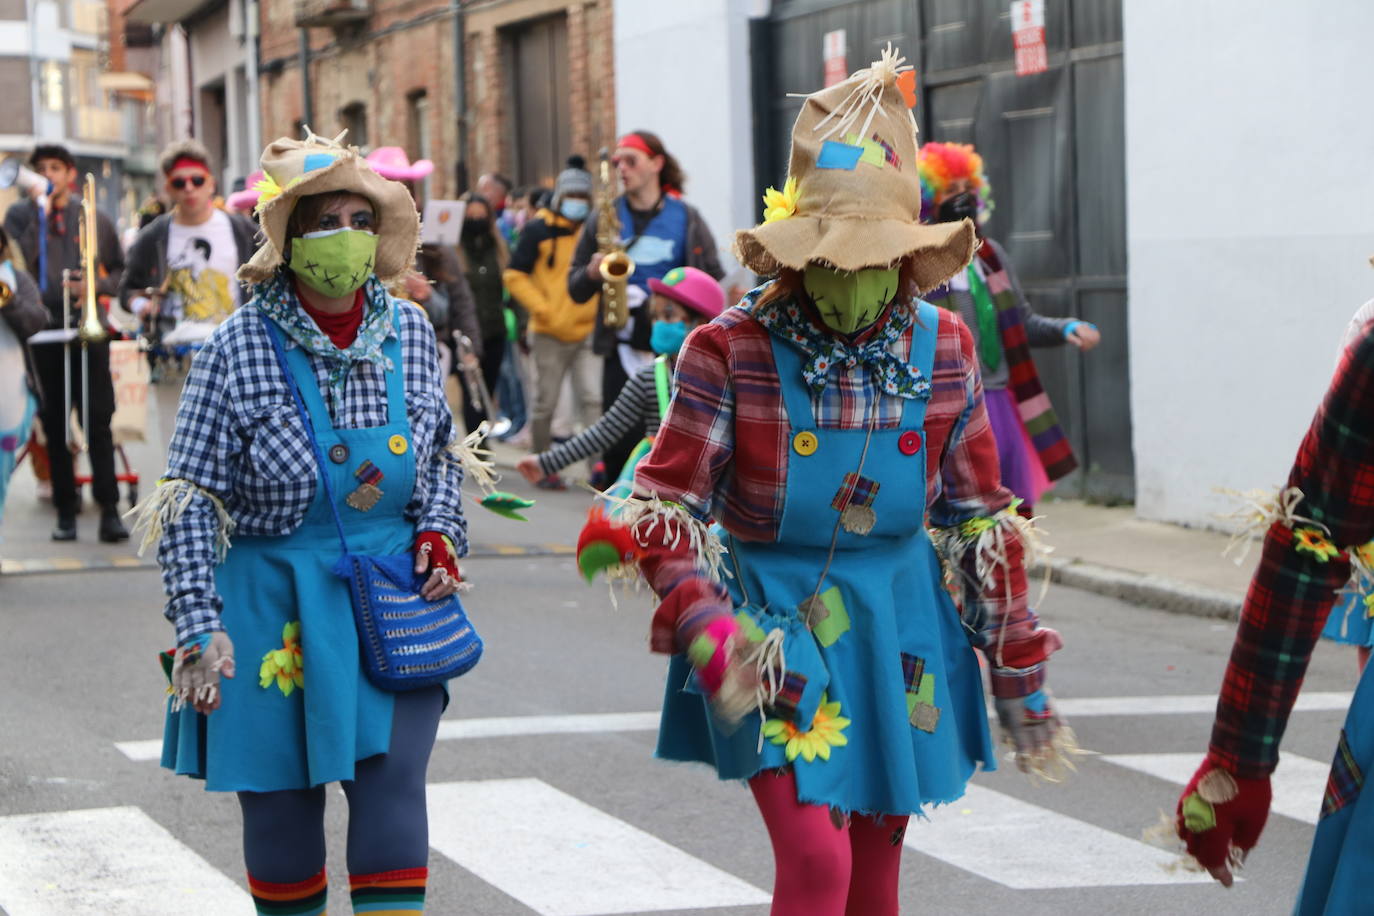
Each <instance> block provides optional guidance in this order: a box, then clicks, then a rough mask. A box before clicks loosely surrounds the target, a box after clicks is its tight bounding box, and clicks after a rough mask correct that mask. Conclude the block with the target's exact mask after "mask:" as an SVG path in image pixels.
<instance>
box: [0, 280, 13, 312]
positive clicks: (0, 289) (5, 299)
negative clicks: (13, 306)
mask: <svg viewBox="0 0 1374 916" xmlns="http://www.w3.org/2000/svg"><path fill="white" fill-rule="evenodd" d="M13 298H14V290H12V289H10V285H9V284H8V283H6V282H5V281H4V280H0V309H2V308H4V307H5V306H7V305H9V304H10V300H11V299H13Z"/></svg>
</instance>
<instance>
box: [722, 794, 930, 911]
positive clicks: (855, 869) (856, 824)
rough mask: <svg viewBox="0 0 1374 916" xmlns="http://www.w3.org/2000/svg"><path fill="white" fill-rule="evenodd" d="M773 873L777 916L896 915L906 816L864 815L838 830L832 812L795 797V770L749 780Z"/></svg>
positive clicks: (849, 820) (859, 815) (774, 903)
mask: <svg viewBox="0 0 1374 916" xmlns="http://www.w3.org/2000/svg"><path fill="white" fill-rule="evenodd" d="M749 788H750V789H752V790H753V792H754V801H755V802H757V803H758V806H759V812H760V813H761V814H762V815H763V822H764V823H765V824H766V825H767V826H768V836H769V838H770V839H771V840H772V841H773V859H774V863H775V872H776V873H775V876H774V879H773V909H772V916H896V914H897V877H898V869H899V867H900V865H901V861H902V836H903V834H904V833H905V831H906V822H907V816H906V815H901V816H897V815H892V814H889V815H886V816H884V817H883V818H882V820H881V821H878V820H876V819H874V818H872V817H866V816H864V815H861V814H856V815H853V816H852V817H850V818H849V819H848V823H847V824H842V825H841V826H839V827H837V826H836V825H835V821H834V820H832V818H831V813H830V809H829V808H826V807H825V806H823V805H806V804H802V803H801V802H799V801H797V781H796V777H795V776H793V774H792V771H791V770H784V771H781V772H764V773H760V774H759V775H757V776H755V777H754V778H753V779H751V780H749Z"/></svg>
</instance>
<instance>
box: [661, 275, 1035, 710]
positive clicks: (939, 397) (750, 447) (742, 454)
mask: <svg viewBox="0 0 1374 916" xmlns="http://www.w3.org/2000/svg"><path fill="white" fill-rule="evenodd" d="M750 304H751V300H749V299H747V300H746V302H745V303H744V304H743V306H742V307H739V308H734V309H730V310H728V311H727V312H726V313H725V314H723V315H722V316H721V317H720V318H718V319H716V320H715V321H714V322H712V323H711V324H708V325H703V326H702V327H699V328H697V329H696V330H695V331H693V332H692V334H691V335H690V336H689V337H688V339H687V342H686V343H685V344H684V345H683V347H682V351H681V353H680V354H679V355H678V358H677V367H676V368H677V372H676V379H675V384H676V389H675V393H674V397H673V401H672V405H671V406H670V407H669V409H668V415H667V417H666V418H665V419H664V422H663V426H662V428H661V429H660V430H659V433H658V436H657V438H656V439H655V441H654V448H653V451H652V452H651V453H650V454H649V456H648V457H647V458H645V460H644V462H643V463H642V464H640V466H639V468H638V469H637V470H636V473H635V484H636V489H637V490H638V491H639V492H640V493H642V494H653V495H657V496H658V497H660V498H661V499H664V500H668V501H672V502H677V503H680V504H682V505H683V506H685V507H686V508H687V509H688V510H689V511H691V512H692V513H693V514H694V515H696V516H697V517H699V518H707V517H710V516H714V517H715V518H716V519H717V520H718V521H719V522H720V523H721V525H722V526H724V527H725V529H726V530H727V531H729V532H730V533H731V534H732V535H734V536H735V537H737V538H739V539H740V540H745V541H775V540H777V537H778V530H779V528H780V526H781V523H782V509H783V500H784V494H785V492H786V486H787V479H786V478H787V455H788V450H789V448H790V447H791V438H790V436H789V435H788V431H789V425H788V419H787V409H786V407H785V406H784V403H783V398H782V388H781V386H780V384H779V381H778V372H777V368H776V366H775V365H774V362H773V349H772V342H771V337H770V334H769V332H768V331H767V330H766V329H765V328H764V327H763V326H762V325H761V324H759V322H758V321H756V320H755V319H754V318H753V316H752V314H751V312H750V310H749V306H750ZM939 316H940V319H939V320H940V324H939V328H938V329H937V334H938V337H937V342H936V348H935V362H934V367H933V370H932V373H931V375H932V377H931V379H930V383H931V397H930V402H929V404H928V406H927V408H926V418H925V436H926V445H927V452H926V454H927V467H926V493H927V500H926V504H927V512H928V515H929V521H930V523H931V524H932V525H934V526H936V527H947V526H952V525H958V524H959V523H961V522H963V521H966V520H968V519H970V518H975V517H978V516H990V515H993V514H995V513H997V512H999V511H1001V510H1003V509H1006V508H1007V507H1008V506H1009V505H1010V504H1011V501H1012V494H1011V492H1010V491H1009V490H1007V489H1006V488H1005V487H1003V486H1002V483H1001V476H1000V471H999V467H998V460H997V444H996V441H995V440H994V438H993V433H992V428H991V426H989V424H988V417H987V412H986V410H985V409H984V406H983V389H982V382H981V379H980V376H979V371H978V355H977V351H976V350H975V349H974V344H973V336H972V334H971V333H970V332H969V330H968V328H967V327H965V326H964V323H963V322H962V321H961V320H960V319H959V317H958V316H957V315H955V314H954V313H952V312H948V311H944V310H940V312H939ZM880 324H881V322H880ZM917 331H921V332H922V333H924V331H923V329H921V328H919V326H916V327H913V328H911V329H908V330H907V331H905V332H904V333H903V334H902V335H901V336H900V337H898V338H896V340H895V341H894V343H893V344H892V346H891V352H892V353H893V354H894V355H896V356H898V357H900V358H901V359H903V360H906V359H908V358H909V354H910V352H911V341H912V335H913V333H915V332H917ZM867 333H869V334H872V333H875V330H873V329H870V330H869V331H868V332H867ZM863 340H864V338H863V337H861V338H860V339H859V342H860V343H862V342H863ZM812 408H813V410H814V411H815V414H816V424H817V426H818V427H819V428H821V429H864V428H866V427H867V423H868V417H869V416H870V415H872V414H873V413H875V412H876V413H877V428H878V429H892V428H895V427H897V426H898V425H899V423H900V419H901V411H902V401H901V399H900V398H898V397H893V396H891V395H887V394H885V393H882V392H881V391H880V390H879V388H878V386H877V384H876V383H875V381H874V379H873V377H872V374H871V373H870V372H869V370H868V369H867V368H866V367H865V366H864V365H862V364H859V365H856V366H854V367H853V368H846V367H845V366H844V365H843V364H838V363H837V364H835V365H832V366H831V367H830V369H829V371H828V373H827V384H826V386H825V388H824V389H823V390H822V391H821V392H820V393H814V392H813V394H812ZM1007 556H1008V559H1009V561H1010V562H1009V565H1008V567H1007V568H1006V569H1004V570H999V571H998V573H997V575H996V577H995V581H994V582H992V583H990V584H989V585H988V586H987V587H986V588H985V589H984V591H983V592H982V594H971V595H968V596H967V597H966V602H971V603H972V605H974V606H973V607H971V608H970V607H966V609H965V615H964V616H965V619H966V620H976V621H978V623H979V626H980V634H979V635H980V637H981V638H982V639H983V640H984V641H985V642H986V641H990V640H993V639H995V638H996V632H997V628H998V627H1000V626H1003V625H1005V626H1006V628H1007V632H1006V635H1005V637H1004V638H1003V653H1004V656H1003V657H1004V659H1005V660H1006V663H1007V664H1008V666H1013V665H1014V666H1015V667H1018V668H1019V667H1027V666H1031V665H1034V664H1036V663H1038V662H1040V661H1043V660H1044V658H1045V656H1046V654H1047V653H1046V652H1045V651H1044V649H1043V648H1042V646H1043V642H1042V640H1041V639H1040V638H1039V635H1038V634H1035V633H1033V631H1035V629H1036V624H1037V618H1036V615H1035V614H1034V612H1033V611H1031V610H1030V609H1029V608H1028V607H1027V601H1026V592H1027V587H1026V574H1025V570H1024V569H1023V567H1022V546H1021V543H1020V541H1019V539H1017V538H1016V536H1015V535H1014V533H1012V532H1010V531H1009V532H1008V544H1007ZM655 566H656V564H652V563H651V564H648V565H646V566H645V569H646V574H648V576H649V581H650V585H651V586H653V587H654V589H655V591H657V592H658V593H659V594H660V595H663V594H665V587H671V584H672V583H673V582H676V581H677V578H676V576H675V577H673V578H672V579H671V580H670V581H663V582H659V581H655V576H654V575H653V573H652V572H651V571H652V570H653V569H654V568H655ZM968 566H969V569H968V572H969V575H970V579H971V580H976V576H974V575H973V573H972V568H971V567H972V556H971V552H970V556H969V560H968ZM1044 632H1045V631H1040V633H1042V634H1043V633H1044ZM1029 689H1034V685H1032V686H1030V688H1029ZM1024 692H1028V691H1024Z"/></svg>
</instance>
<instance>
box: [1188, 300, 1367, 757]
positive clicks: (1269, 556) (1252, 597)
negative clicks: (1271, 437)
mask: <svg viewBox="0 0 1374 916" xmlns="http://www.w3.org/2000/svg"><path fill="white" fill-rule="evenodd" d="M1285 486H1286V487H1297V488H1298V489H1300V490H1302V492H1303V494H1304V496H1305V499H1304V500H1303V501H1302V503H1301V504H1300V505H1299V506H1298V507H1297V510H1296V514H1297V515H1300V516H1305V517H1307V518H1310V519H1315V520H1316V521H1318V522H1320V523H1321V524H1323V525H1325V526H1326V528H1327V529H1328V531H1329V533H1330V534H1329V537H1330V540H1331V541H1332V543H1334V544H1335V545H1337V546H1338V547H1341V548H1349V547H1354V546H1356V545H1360V544H1365V543H1367V542H1368V541H1369V540H1370V539H1371V538H1374V326H1366V327H1365V329H1364V333H1363V337H1362V338H1361V339H1359V340H1357V341H1356V342H1354V343H1353V344H1352V345H1351V346H1350V347H1349V348H1348V349H1346V351H1345V353H1344V355H1343V356H1342V359H1341V364H1340V368H1339V369H1338V370H1337V372H1336V377H1335V379H1334V380H1333V381H1332V383H1331V388H1330V389H1329V390H1328V391H1327V393H1326V398H1325V400H1324V401H1323V402H1322V405H1321V407H1320V408H1319V409H1318V411H1317V415H1316V417H1314V418H1313V420H1312V425H1311V427H1309V428H1308V430H1307V435H1306V436H1305V437H1304V438H1303V440H1302V445H1301V447H1300V448H1299V449H1298V458H1297V462H1296V463H1295V464H1294V465H1293V470H1292V473H1290V474H1289V476H1288V483H1287V484H1286V485H1285ZM1349 575H1350V563H1349V561H1348V560H1347V559H1346V558H1345V556H1344V555H1343V554H1342V555H1341V556H1339V557H1336V558H1334V559H1329V560H1325V561H1323V560H1320V559H1318V558H1317V557H1316V556H1314V555H1313V554H1312V553H1310V552H1307V551H1298V550H1295V549H1294V546H1293V532H1292V530H1291V529H1289V528H1288V527H1287V526H1286V525H1284V524H1283V523H1281V522H1275V523H1274V525H1273V526H1271V527H1270V529H1269V534H1268V536H1267V537H1265V539H1264V555H1263V557H1262V559H1261V561H1260V566H1259V569H1258V570H1256V572H1255V578H1254V580H1253V581H1251V583H1250V591H1249V592H1248V594H1246V596H1245V606H1244V608H1243V610H1242V611H1241V620H1240V626H1239V628H1238V629H1237V631H1236V641H1235V645H1234V646H1233V648H1232V650H1231V661H1230V664H1229V665H1227V667H1226V678H1225V680H1224V681H1223V682H1222V686H1221V697H1220V699H1219V700H1218V702H1217V718H1216V723H1215V725H1214V726H1213V728H1212V745H1211V754H1210V756H1211V758H1212V760H1213V761H1214V762H1215V763H1216V764H1217V765H1219V766H1221V767H1222V768H1224V769H1226V770H1229V771H1230V772H1232V773H1234V774H1235V775H1237V776H1240V777H1243V778H1259V777H1263V776H1268V775H1269V774H1270V773H1272V772H1273V770H1274V767H1275V766H1276V765H1277V764H1278V758H1279V742H1280V741H1281V740H1282V739H1283V732H1284V728H1285V726H1286V725H1287V724H1288V714H1289V713H1290V712H1291V711H1292V709H1293V701H1294V700H1295V699H1297V696H1298V690H1299V689H1300V688H1301V687H1302V679H1303V675H1304V674H1305V673H1306V672H1307V663H1308V661H1309V660H1310V658H1311V656H1312V647H1313V646H1314V645H1315V644H1316V642H1317V637H1318V636H1319V634H1320V633H1321V629H1322V625H1323V624H1325V622H1326V618H1327V615H1328V614H1330V612H1331V606H1332V604H1334V603H1335V601H1336V592H1337V590H1338V589H1340V588H1341V586H1343V585H1344V584H1345V582H1346V580H1347V578H1348V577H1349Z"/></svg>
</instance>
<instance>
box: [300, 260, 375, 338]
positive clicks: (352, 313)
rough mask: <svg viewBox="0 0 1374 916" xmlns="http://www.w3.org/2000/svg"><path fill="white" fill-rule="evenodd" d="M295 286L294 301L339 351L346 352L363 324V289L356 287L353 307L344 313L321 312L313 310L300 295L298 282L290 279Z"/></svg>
mask: <svg viewBox="0 0 1374 916" xmlns="http://www.w3.org/2000/svg"><path fill="white" fill-rule="evenodd" d="M292 282H293V283H295V285H296V299H297V301H299V302H300V304H301V308H303V309H305V313H306V314H307V315H309V316H310V318H311V320H313V321H314V322H315V326H316V327H318V328H319V329H320V330H321V331H324V333H325V335H326V336H327V337H328V338H329V339H330V340H331V341H332V342H333V343H334V346H336V347H338V348H339V349H340V350H347V349H348V347H349V345H350V344H352V343H353V341H354V340H356V339H357V337H358V328H360V327H362V323H363V289H362V287H361V286H360V287H358V290H357V292H355V293H354V294H353V307H352V308H351V309H349V310H348V311H346V312H321V311H320V310H319V309H317V308H313V307H312V306H311V305H310V303H309V302H307V301H306V300H305V296H303V295H301V284H300V280H298V279H296V278H294V277H293V278H292Z"/></svg>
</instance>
